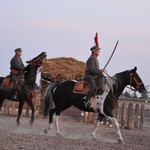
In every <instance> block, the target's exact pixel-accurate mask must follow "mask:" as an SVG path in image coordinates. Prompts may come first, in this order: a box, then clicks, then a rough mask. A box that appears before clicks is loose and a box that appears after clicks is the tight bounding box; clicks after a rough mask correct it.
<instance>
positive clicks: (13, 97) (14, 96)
mask: <svg viewBox="0 0 150 150" xmlns="http://www.w3.org/2000/svg"><path fill="white" fill-rule="evenodd" d="M11 100H12V101H18V100H17V96H16V89H12V96H11Z"/></svg>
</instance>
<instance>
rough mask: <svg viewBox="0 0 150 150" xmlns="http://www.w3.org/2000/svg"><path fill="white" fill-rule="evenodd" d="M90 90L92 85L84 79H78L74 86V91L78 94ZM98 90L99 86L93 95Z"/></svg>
mask: <svg viewBox="0 0 150 150" xmlns="http://www.w3.org/2000/svg"><path fill="white" fill-rule="evenodd" d="M89 90H90V86H89V85H88V83H87V82H86V81H84V80H80V81H77V82H76V84H75V85H74V88H73V92H74V93H78V94H87V93H88V91H89ZM96 92H97V86H96V90H95V92H94V93H93V96H94V95H95V94H96Z"/></svg>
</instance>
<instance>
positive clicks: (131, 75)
mask: <svg viewBox="0 0 150 150" xmlns="http://www.w3.org/2000/svg"><path fill="white" fill-rule="evenodd" d="M132 79H133V80H134V82H135V83H136V88H135V89H133V88H132V86H131V85H132V81H133V80H132ZM141 84H143V82H140V83H139V82H138V81H137V79H136V78H135V77H134V73H131V74H130V89H132V90H133V91H137V90H138V88H139V86H140V85H141Z"/></svg>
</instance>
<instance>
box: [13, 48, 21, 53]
mask: <svg viewBox="0 0 150 150" xmlns="http://www.w3.org/2000/svg"><path fill="white" fill-rule="evenodd" d="M14 51H15V52H22V49H21V48H17V49H15V50H14Z"/></svg>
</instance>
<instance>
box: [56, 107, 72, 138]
mask: <svg viewBox="0 0 150 150" xmlns="http://www.w3.org/2000/svg"><path fill="white" fill-rule="evenodd" d="M70 106H71V105H70V104H65V105H64V107H63V108H58V107H57V108H56V114H55V116H54V125H55V129H56V135H58V136H60V137H63V135H62V134H61V133H60V130H59V125H58V121H59V117H60V113H61V112H62V111H64V110H66V109H67V108H69V107H70Z"/></svg>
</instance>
